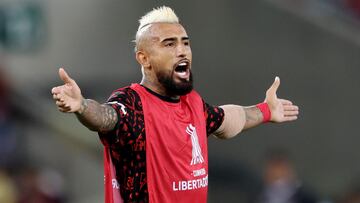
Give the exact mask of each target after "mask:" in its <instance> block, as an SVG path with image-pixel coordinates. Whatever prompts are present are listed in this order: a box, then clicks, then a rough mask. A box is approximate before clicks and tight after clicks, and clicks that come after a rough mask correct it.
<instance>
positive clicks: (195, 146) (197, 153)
mask: <svg viewBox="0 0 360 203" xmlns="http://www.w3.org/2000/svg"><path fill="white" fill-rule="evenodd" d="M186 133H187V134H189V135H190V138H191V144H192V159H191V162H190V165H195V164H201V163H204V158H203V156H202V154H201V148H200V145H199V139H198V136H197V133H196V128H195V126H193V125H192V124H189V125H188V126H187V127H186Z"/></svg>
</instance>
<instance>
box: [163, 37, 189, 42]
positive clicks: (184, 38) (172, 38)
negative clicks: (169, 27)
mask: <svg viewBox="0 0 360 203" xmlns="http://www.w3.org/2000/svg"><path fill="white" fill-rule="evenodd" d="M184 40H189V37H182V38H181V41H184ZM168 41H176V37H169V38H165V39H163V40H162V41H161V42H168Z"/></svg>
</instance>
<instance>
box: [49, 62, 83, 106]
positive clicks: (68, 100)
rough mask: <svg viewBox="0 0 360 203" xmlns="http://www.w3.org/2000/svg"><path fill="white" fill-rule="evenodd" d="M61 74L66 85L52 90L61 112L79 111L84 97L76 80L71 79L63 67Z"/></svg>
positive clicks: (60, 70)
mask: <svg viewBox="0 0 360 203" xmlns="http://www.w3.org/2000/svg"><path fill="white" fill-rule="evenodd" d="M59 76H60V78H61V80H62V81H63V82H64V85H62V86H58V87H54V88H52V90H51V93H52V95H53V98H54V100H55V101H56V105H57V106H58V109H59V111H61V112H69V113H70V112H78V111H80V109H81V105H82V101H83V97H82V95H81V90H80V88H79V86H78V85H77V84H76V82H75V80H73V79H71V78H70V77H69V75H68V74H67V73H66V72H65V70H64V69H63V68H60V69H59Z"/></svg>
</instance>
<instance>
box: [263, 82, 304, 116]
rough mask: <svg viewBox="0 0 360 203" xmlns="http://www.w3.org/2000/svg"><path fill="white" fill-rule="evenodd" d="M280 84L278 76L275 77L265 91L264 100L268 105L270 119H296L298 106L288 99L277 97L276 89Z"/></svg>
mask: <svg viewBox="0 0 360 203" xmlns="http://www.w3.org/2000/svg"><path fill="white" fill-rule="evenodd" d="M279 86H280V78H279V77H275V81H274V83H273V84H272V85H271V87H270V88H269V89H268V90H267V91H266V98H265V102H266V103H267V104H268V105H269V108H270V112H271V119H270V121H272V122H276V123H281V122H286V121H293V120H296V119H297V116H298V114H299V107H298V106H296V105H293V103H292V102H291V101H289V100H285V99H279V98H277V95H276V91H277V89H278V88H279Z"/></svg>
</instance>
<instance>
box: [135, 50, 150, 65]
mask: <svg viewBox="0 0 360 203" xmlns="http://www.w3.org/2000/svg"><path fill="white" fill-rule="evenodd" d="M136 60H137V61H138V63H140V65H141V66H142V67H144V68H149V67H150V61H149V57H148V56H147V54H146V53H145V52H143V51H137V52H136Z"/></svg>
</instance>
